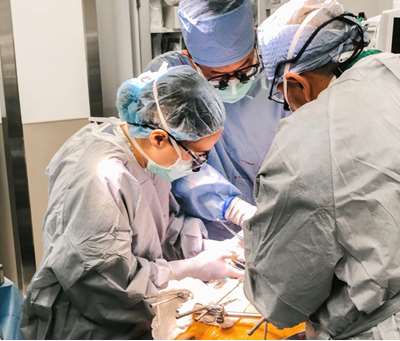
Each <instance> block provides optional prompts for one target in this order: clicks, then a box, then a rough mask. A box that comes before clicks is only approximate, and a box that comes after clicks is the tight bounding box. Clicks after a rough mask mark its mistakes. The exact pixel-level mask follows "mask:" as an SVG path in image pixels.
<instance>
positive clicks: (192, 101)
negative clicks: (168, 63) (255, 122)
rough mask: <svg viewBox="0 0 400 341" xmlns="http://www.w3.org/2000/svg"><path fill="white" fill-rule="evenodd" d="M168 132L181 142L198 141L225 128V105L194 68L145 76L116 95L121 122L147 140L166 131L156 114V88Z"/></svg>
mask: <svg viewBox="0 0 400 341" xmlns="http://www.w3.org/2000/svg"><path fill="white" fill-rule="evenodd" d="M154 82H156V83H155V86H156V88H157V93H158V103H159V105H160V109H161V112H162V116H163V119H164V120H165V123H166V124H167V126H168V129H167V130H168V132H169V133H170V134H171V135H172V136H173V137H175V138H176V139H177V140H181V141H197V140H199V139H201V138H202V137H206V136H208V135H211V134H213V133H215V132H216V131H218V130H219V129H221V128H222V127H223V124H224V121H225V109H224V105H223V103H222V101H221V99H220V98H219V96H218V94H217V92H216V91H215V89H214V88H213V87H212V86H211V85H210V84H209V83H208V82H207V81H206V80H205V79H204V78H203V77H202V76H200V75H199V74H198V73H197V72H196V71H195V70H194V69H193V68H192V67H190V66H188V65H185V66H175V67H172V68H170V69H168V70H164V71H159V72H145V73H143V74H142V75H140V76H139V77H137V78H133V79H129V80H127V81H125V82H124V83H123V84H122V85H121V87H120V88H119V90H118V93H117V108H118V111H119V115H120V118H121V120H123V121H126V122H128V124H129V123H131V125H130V126H129V131H130V133H131V134H132V136H135V137H139V138H144V137H147V136H148V135H149V134H150V133H151V131H152V129H151V128H148V127H143V126H136V125H133V124H137V125H150V126H153V127H158V128H164V129H165V127H164V124H163V122H161V119H160V115H159V113H158V110H157V103H156V99H155V92H154V90H153V85H154Z"/></svg>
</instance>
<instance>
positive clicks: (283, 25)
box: [258, 0, 368, 84]
mask: <svg viewBox="0 0 400 341" xmlns="http://www.w3.org/2000/svg"><path fill="white" fill-rule="evenodd" d="M343 13H344V9H343V6H342V5H341V4H340V3H339V2H338V1H336V0H291V1H289V2H288V3H286V4H284V5H283V6H282V7H280V8H279V9H278V10H277V11H276V12H275V13H274V14H273V15H272V16H271V17H269V18H268V19H266V20H265V21H264V22H263V23H262V24H261V25H260V27H259V29H258V43H259V47H260V50H261V54H262V59H263V64H264V68H265V73H266V76H267V78H268V79H269V80H273V79H274V75H275V69H276V67H277V64H278V63H279V62H281V61H284V60H287V59H288V57H289V58H294V57H296V56H297V54H298V53H299V51H300V50H301V48H302V47H303V46H304V44H305V43H306V41H307V40H308V38H309V37H310V36H311V35H312V33H313V32H314V31H315V30H316V29H317V28H318V27H319V26H321V25H322V24H324V23H325V22H327V21H329V20H330V19H332V18H334V17H337V16H339V15H342V14H343ZM306 18H308V19H306ZM305 20H307V22H305ZM303 23H304V25H302V24H303ZM357 24H358V23H357V22H356V20H355V19H354V25H349V24H346V23H343V22H341V21H333V22H332V23H331V24H329V25H327V26H326V27H324V28H323V29H322V30H321V31H320V32H319V33H318V34H317V36H316V37H315V38H314V39H313V41H312V42H311V44H310V45H309V46H308V47H307V49H306V51H305V52H304V53H303V55H302V57H301V58H300V59H299V60H298V61H297V62H296V63H295V64H291V65H290V70H291V71H294V72H297V73H302V72H306V71H313V70H316V69H318V68H320V67H323V66H325V65H327V64H329V63H339V62H340V61H341V59H342V58H343V57H345V56H346V55H349V51H353V50H354V48H355V41H356V40H358V41H359V40H360V37H359V33H358V32H359V31H358V29H357ZM300 28H301V31H299V29H300ZM298 31H299V33H300V32H301V33H300V36H298V37H296V35H297V34H298V33H297V32H298ZM295 37H296V38H297V39H298V40H297V43H296V45H295V46H294V47H293V48H294V49H293V51H292V55H291V56H288V54H289V49H290V48H291V45H292V42H293V41H294V39H295ZM364 40H365V41H368V37H367V35H366V34H365V35H364ZM350 54H351V53H350ZM283 73H284V68H282V69H281V70H280V73H279V74H278V78H277V82H276V83H275V84H279V83H282V81H283Z"/></svg>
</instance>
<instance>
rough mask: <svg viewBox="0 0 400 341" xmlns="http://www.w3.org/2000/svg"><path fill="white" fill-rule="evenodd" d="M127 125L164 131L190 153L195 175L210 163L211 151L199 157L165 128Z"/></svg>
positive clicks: (147, 125)
mask: <svg viewBox="0 0 400 341" xmlns="http://www.w3.org/2000/svg"><path fill="white" fill-rule="evenodd" d="M126 123H128V124H130V125H133V126H135V127H142V128H147V129H151V130H156V129H160V130H162V131H164V132H165V133H167V135H168V137H169V138H170V139H171V140H173V141H174V142H175V143H176V144H177V145H178V146H179V147H181V148H182V149H183V150H184V151H185V152H186V153H188V154H189V155H190V157H191V158H192V171H193V172H194V173H197V172H198V171H200V169H201V167H202V166H203V165H204V164H205V163H207V161H208V155H209V153H210V152H209V151H207V152H203V153H202V156H200V157H199V156H198V155H196V154H195V152H193V151H192V150H190V149H189V148H187V147H185V146H184V145H183V144H182V142H179V141H178V140H177V139H176V138H175V137H174V136H172V135H171V134H170V133H169V132H168V131H166V130H165V129H163V128H160V127H157V126H153V125H150V124H141V123H133V122H126Z"/></svg>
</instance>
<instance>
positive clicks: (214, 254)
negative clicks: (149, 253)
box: [169, 247, 244, 282]
mask: <svg viewBox="0 0 400 341" xmlns="http://www.w3.org/2000/svg"><path fill="white" fill-rule="evenodd" d="M236 256H237V254H235V253H234V252H232V251H231V250H228V249H223V248H214V247H212V248H211V249H209V250H205V251H203V252H200V253H199V254H198V255H197V256H195V257H193V258H189V259H184V260H178V261H172V262H169V264H170V266H171V273H172V276H171V279H176V280H180V279H183V278H185V277H193V278H198V279H200V280H202V281H205V282H207V281H211V280H218V279H222V278H225V277H233V278H243V276H244V272H243V271H242V270H239V269H237V268H235V267H233V266H232V265H231V264H229V263H228V261H229V259H231V258H232V257H236Z"/></svg>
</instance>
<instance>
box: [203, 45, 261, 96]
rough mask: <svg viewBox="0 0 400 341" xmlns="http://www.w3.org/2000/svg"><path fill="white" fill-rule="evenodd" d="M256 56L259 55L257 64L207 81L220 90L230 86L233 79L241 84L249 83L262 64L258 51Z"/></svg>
mask: <svg viewBox="0 0 400 341" xmlns="http://www.w3.org/2000/svg"><path fill="white" fill-rule="evenodd" d="M256 55H257V63H255V64H252V65H248V66H244V67H242V68H240V69H237V70H235V71H233V72H229V73H224V74H220V75H217V76H213V77H210V78H208V79H207V80H208V81H209V82H210V84H211V85H213V86H214V88H216V89H219V90H225V89H226V88H227V87H228V86H229V81H230V80H231V79H237V80H238V81H239V82H240V83H247V82H248V81H249V80H250V79H251V78H252V77H254V76H255V75H256V74H257V73H258V72H259V70H260V65H261V62H260V56H259V55H258V52H257V50H256Z"/></svg>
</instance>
